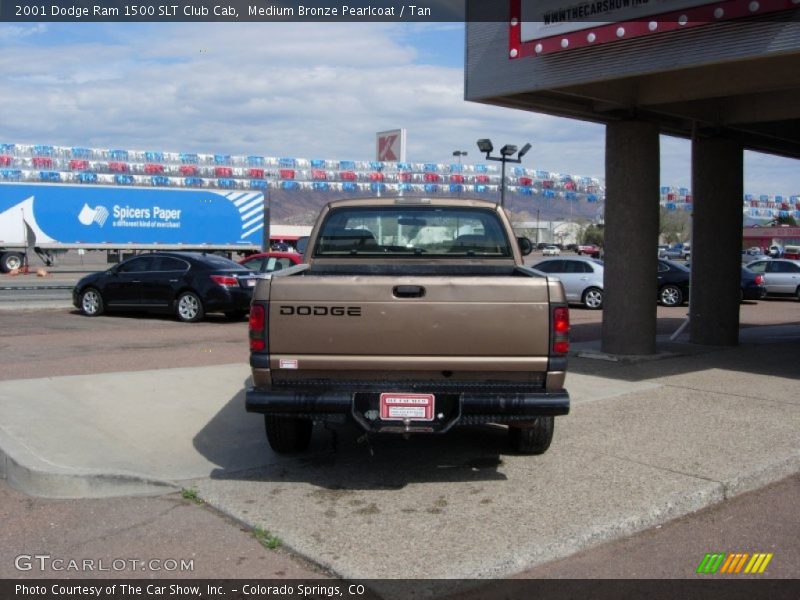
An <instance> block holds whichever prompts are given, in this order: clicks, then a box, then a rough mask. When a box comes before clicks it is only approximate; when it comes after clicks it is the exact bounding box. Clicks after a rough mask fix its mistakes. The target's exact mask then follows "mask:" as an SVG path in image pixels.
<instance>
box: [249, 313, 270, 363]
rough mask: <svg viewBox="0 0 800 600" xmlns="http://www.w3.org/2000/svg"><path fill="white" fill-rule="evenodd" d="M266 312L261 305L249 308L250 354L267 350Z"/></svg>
mask: <svg viewBox="0 0 800 600" xmlns="http://www.w3.org/2000/svg"><path fill="white" fill-rule="evenodd" d="M266 320H267V311H266V309H265V307H264V305H263V304H253V305H252V306H251V307H250V322H249V336H250V352H260V351H262V350H265V349H266V348H267V328H266Z"/></svg>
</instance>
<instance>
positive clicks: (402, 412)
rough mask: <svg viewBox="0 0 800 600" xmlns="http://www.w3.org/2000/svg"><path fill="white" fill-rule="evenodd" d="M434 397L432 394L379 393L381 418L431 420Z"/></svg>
mask: <svg viewBox="0 0 800 600" xmlns="http://www.w3.org/2000/svg"><path fill="white" fill-rule="evenodd" d="M434 404H435V397H434V395H433V394H403V393H401V392H389V393H384V394H381V407H380V408H381V419H383V420H386V421H397V420H404V419H409V420H411V421H432V420H433V409H434Z"/></svg>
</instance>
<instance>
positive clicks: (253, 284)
mask: <svg viewBox="0 0 800 600" xmlns="http://www.w3.org/2000/svg"><path fill="white" fill-rule="evenodd" d="M247 287H256V280H255V279H248V280H247Z"/></svg>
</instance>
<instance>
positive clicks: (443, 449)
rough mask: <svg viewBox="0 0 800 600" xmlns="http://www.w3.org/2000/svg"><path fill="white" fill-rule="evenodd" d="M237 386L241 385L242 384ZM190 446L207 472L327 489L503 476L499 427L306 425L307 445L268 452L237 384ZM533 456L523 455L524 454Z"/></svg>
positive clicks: (257, 418) (259, 421)
mask: <svg viewBox="0 0 800 600" xmlns="http://www.w3.org/2000/svg"><path fill="white" fill-rule="evenodd" d="M242 387H243V388H244V384H243V386H242ZM192 442H193V445H194V448H195V449H196V450H197V452H199V453H200V454H201V455H202V456H204V457H205V458H206V459H207V460H208V461H209V462H211V463H213V464H215V465H218V468H216V469H214V470H213V471H212V472H211V474H210V477H211V478H212V479H227V480H243V481H263V482H275V483H280V482H305V483H309V484H311V485H314V486H317V487H320V488H324V489H328V490H346V489H351V490H379V489H401V488H403V487H405V486H406V485H408V484H410V483H435V482H472V481H475V482H478V481H491V480H505V479H506V475H505V474H503V473H501V472H500V471H498V467H500V466H501V465H502V464H503V460H504V459H503V455H505V454H509V455H511V451H510V449H509V448H508V440H507V433H506V429H505V428H502V427H498V426H486V427H463V428H455V429H453V430H452V431H450V432H448V433H446V434H444V435H426V434H417V435H414V436H411V437H410V438H409V439H403V438H402V437H400V436H396V435H374V434H373V435H370V436H369V437H368V438H366V437H365V436H364V433H363V431H361V430H360V428H358V427H357V426H356V425H336V426H335V427H332V428H330V429H328V428H326V427H324V426H323V425H321V424H316V425H315V426H314V434H313V436H312V440H311V446H310V448H309V449H308V450H307V451H305V452H303V453H299V454H294V455H279V454H275V453H274V452H273V451H272V450H271V449H270V447H269V444H268V443H267V440H266V436H265V433H264V425H263V417H262V416H261V415H257V414H252V413H247V412H245V409H244V391H242V392H240V393H238V394H236V395H235V396H234V397H233V398H231V399H230V400H229V401H228V402H227V403H226V404H225V406H223V407H222V408H221V409H220V411H219V412H218V413H217V414H216V415H214V417H213V418H212V419H211V420H210V421H209V422H208V423H207V424H206V425H205V426H204V427H203V428H202V429H201V430H200V431H199V432H198V433H197V434H196V435H195V436H194V438H193V440H192ZM531 458H533V459H535V457H525V459H531Z"/></svg>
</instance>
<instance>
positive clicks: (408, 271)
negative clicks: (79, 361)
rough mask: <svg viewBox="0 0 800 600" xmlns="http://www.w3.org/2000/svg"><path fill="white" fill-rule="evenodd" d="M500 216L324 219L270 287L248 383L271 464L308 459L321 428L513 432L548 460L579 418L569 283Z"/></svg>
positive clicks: (445, 202)
mask: <svg viewBox="0 0 800 600" xmlns="http://www.w3.org/2000/svg"><path fill="white" fill-rule="evenodd" d="M530 251H531V243H530V241H529V240H527V239H525V238H519V239H518V238H515V236H514V233H513V231H512V229H511V224H510V223H509V221H508V219H507V218H506V215H505V214H504V212H503V210H502V209H500V208H498V206H497V205H495V204H492V203H488V202H483V201H478V200H456V199H427V198H373V199H358V200H341V201H336V202H332V203H330V204H328V205H327V206H326V207H325V208H323V210H322V212H321V214H320V216H319V218H318V219H317V222H316V224H315V225H314V228H313V230H312V232H311V237H310V238H309V240H308V246H307V248H306V249H305V255H304V262H303V264H300V265H296V266H294V267H290V268H288V269H284V270H281V271H277V272H275V273H273V274H272V275H271V276H266V278H264V279H261V280H259V282H258V284H257V287H256V290H255V293H254V295H253V303H252V306H251V310H250V325H249V337H250V365H251V367H252V372H253V385H252V387H249V388H248V389H247V392H246V407H247V410H248V411H250V412H256V413H263V414H264V416H265V423H266V433H267V440H268V441H269V444H270V446H272V448H273V449H274V450H275V451H276V452H282V453H283V452H299V451H302V450H305V449H306V448H307V447H308V445H309V443H310V440H311V430H312V426H313V423H314V422H335V423H343V422H346V421H348V420H349V421H355V423H357V424H358V425H359V426H360V427H362V428H363V429H364V430H366V431H367V432H374V433H383V432H388V433H399V434H405V435H408V434H416V433H444V432H446V431H448V430H450V429H451V428H452V427H453V426H455V425H476V424H483V423H500V424H506V425H508V431H509V440H510V442H511V446H512V448H513V449H514V450H515V451H517V452H520V453H525V454H541V453H543V452H545V451H546V450H547V448H548V447H549V446H550V442H551V440H552V437H553V417H554V416H556V415H565V414H567V413H568V412H569V395H568V394H567V391H566V390H565V389H564V378H565V375H566V367H567V358H566V355H567V352H568V350H569V339H568V335H569V312H568V309H567V302H566V298H565V296H564V290H563V288H562V286H561V283H560V282H559V281H558V280H554V279H548V278H547V277H546V276H545V275H544V274H543V273H540V272H538V271H535V270H533V269H531V268H529V267H526V266H525V265H524V264H523V260H522V257H523V255H524V254H527V253H529V252H530Z"/></svg>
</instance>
